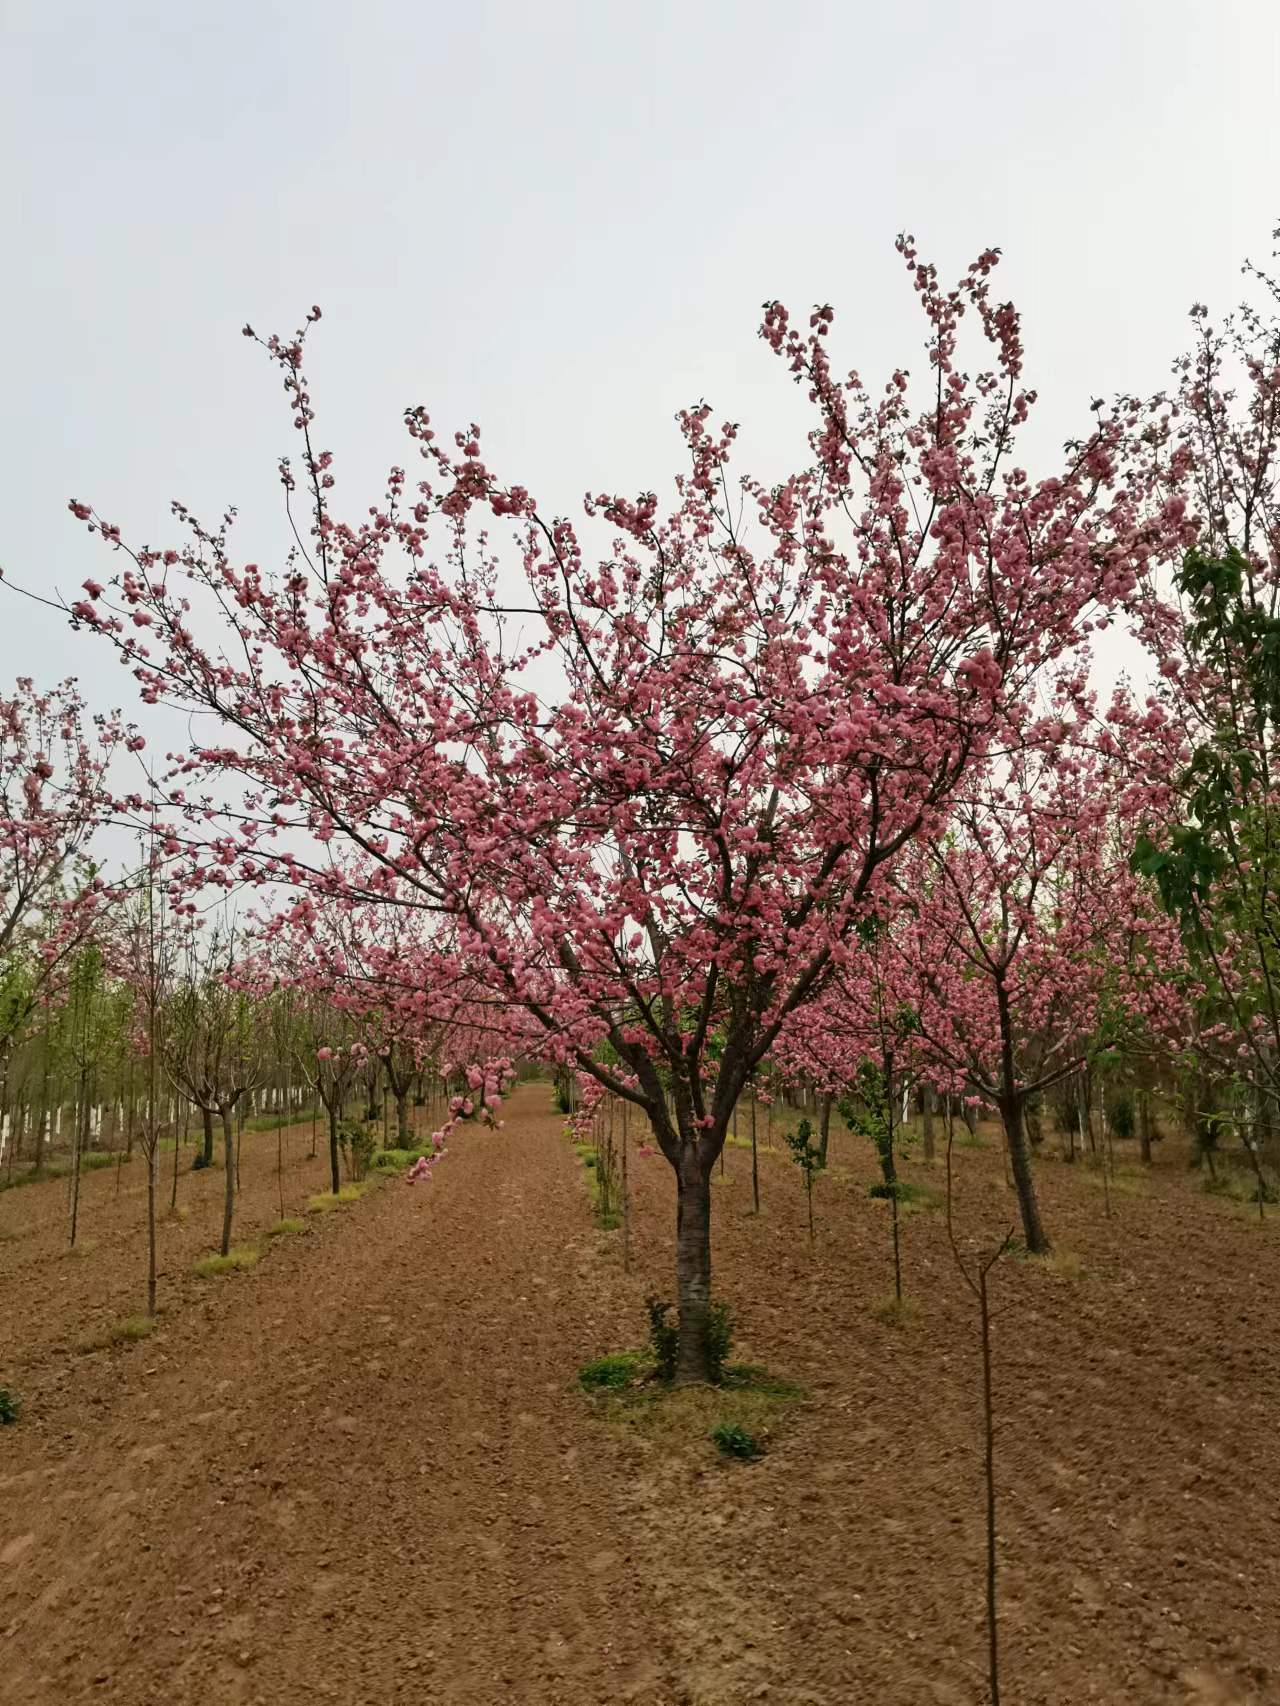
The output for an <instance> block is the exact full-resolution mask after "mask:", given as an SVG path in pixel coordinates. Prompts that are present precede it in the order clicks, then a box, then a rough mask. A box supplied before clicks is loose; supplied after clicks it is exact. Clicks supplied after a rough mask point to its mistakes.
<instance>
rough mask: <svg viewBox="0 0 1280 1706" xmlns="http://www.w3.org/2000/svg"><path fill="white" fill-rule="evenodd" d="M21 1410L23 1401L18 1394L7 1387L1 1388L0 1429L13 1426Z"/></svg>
mask: <svg viewBox="0 0 1280 1706" xmlns="http://www.w3.org/2000/svg"><path fill="white" fill-rule="evenodd" d="M21 1408H22V1400H21V1398H19V1396H18V1394H17V1393H16V1392H11V1391H10V1390H9V1388H8V1387H7V1386H0V1427H10V1426H12V1424H13V1423H14V1422H16V1421H17V1419H18V1411H19V1410H20V1409H21Z"/></svg>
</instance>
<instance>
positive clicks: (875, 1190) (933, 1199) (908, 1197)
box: [867, 1179, 946, 1214]
mask: <svg viewBox="0 0 1280 1706" xmlns="http://www.w3.org/2000/svg"><path fill="white" fill-rule="evenodd" d="M867 1195H868V1196H869V1197H870V1198H871V1200H872V1201H873V1202H890V1201H892V1199H893V1198H894V1197H895V1196H896V1197H897V1199H898V1212H899V1213H900V1214H927V1213H929V1212H930V1211H931V1210H933V1209H939V1208H941V1207H942V1206H943V1204H944V1203H945V1201H946V1197H945V1196H944V1195H943V1193H942V1192H941V1191H939V1190H936V1189H935V1188H934V1187H933V1186H932V1185H921V1184H917V1183H916V1181H915V1180H914V1179H899V1180H898V1181H897V1183H896V1184H893V1185H889V1184H886V1183H885V1181H884V1180H883V1179H877V1180H876V1182H875V1183H874V1184H873V1185H869V1186H868V1187H867Z"/></svg>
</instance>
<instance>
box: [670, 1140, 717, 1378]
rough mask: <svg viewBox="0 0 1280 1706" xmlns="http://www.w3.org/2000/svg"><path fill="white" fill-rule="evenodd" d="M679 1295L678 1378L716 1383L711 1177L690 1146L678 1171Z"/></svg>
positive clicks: (683, 1153)
mask: <svg viewBox="0 0 1280 1706" xmlns="http://www.w3.org/2000/svg"><path fill="white" fill-rule="evenodd" d="M676 1291H677V1296H678V1299H679V1307H680V1351H679V1356H678V1359H677V1362H676V1379H677V1380H678V1381H680V1382H681V1383H685V1382H695V1381H707V1380H709V1379H710V1378H711V1360H710V1356H709V1353H708V1347H707V1326H708V1323H709V1321H710V1318H711V1174H710V1169H709V1168H706V1167H704V1166H703V1164H702V1162H701V1160H700V1159H699V1157H698V1153H697V1150H696V1149H695V1147H694V1146H693V1145H692V1144H690V1143H686V1144H685V1146H684V1149H683V1152H682V1155H681V1159H680V1165H679V1167H678V1168H677V1169H676Z"/></svg>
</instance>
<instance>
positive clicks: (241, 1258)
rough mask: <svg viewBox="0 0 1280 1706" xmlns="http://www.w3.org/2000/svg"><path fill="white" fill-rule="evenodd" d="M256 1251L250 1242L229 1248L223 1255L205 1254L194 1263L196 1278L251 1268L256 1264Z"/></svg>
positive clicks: (209, 1277)
mask: <svg viewBox="0 0 1280 1706" xmlns="http://www.w3.org/2000/svg"><path fill="white" fill-rule="evenodd" d="M257 1261H258V1252H257V1250H256V1249H255V1248H254V1247H253V1245H252V1244H242V1245H241V1246H240V1247H239V1249H236V1250H229V1251H228V1252H227V1254H226V1255H225V1256H205V1257H204V1259H203V1260H202V1261H199V1262H197V1263H196V1265H195V1268H194V1270H193V1271H194V1273H195V1275H196V1277H197V1279H212V1278H213V1276H214V1275H215V1274H229V1273H233V1272H235V1271H236V1270H237V1269H239V1268H252V1267H255V1266H256V1265H257Z"/></svg>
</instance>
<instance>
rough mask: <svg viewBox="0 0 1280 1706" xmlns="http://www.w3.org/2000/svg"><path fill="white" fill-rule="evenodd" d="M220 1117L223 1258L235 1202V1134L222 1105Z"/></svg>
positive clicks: (228, 1240) (227, 1112)
mask: <svg viewBox="0 0 1280 1706" xmlns="http://www.w3.org/2000/svg"><path fill="white" fill-rule="evenodd" d="M218 1112H219V1113H220V1114H221V1115H222V1158H223V1159H222V1164H223V1166H224V1168H225V1169H226V1178H225V1179H224V1181H223V1185H224V1190H223V1194H222V1245H221V1249H222V1254H223V1255H224V1256H225V1255H226V1254H227V1252H228V1251H229V1250H230V1248H231V1216H232V1213H233V1211H234V1209H235V1201H236V1134H235V1128H234V1123H233V1121H232V1118H231V1109H230V1107H229V1106H227V1105H226V1104H224V1105H223V1106H222V1107H221V1108H219V1109H218Z"/></svg>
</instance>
